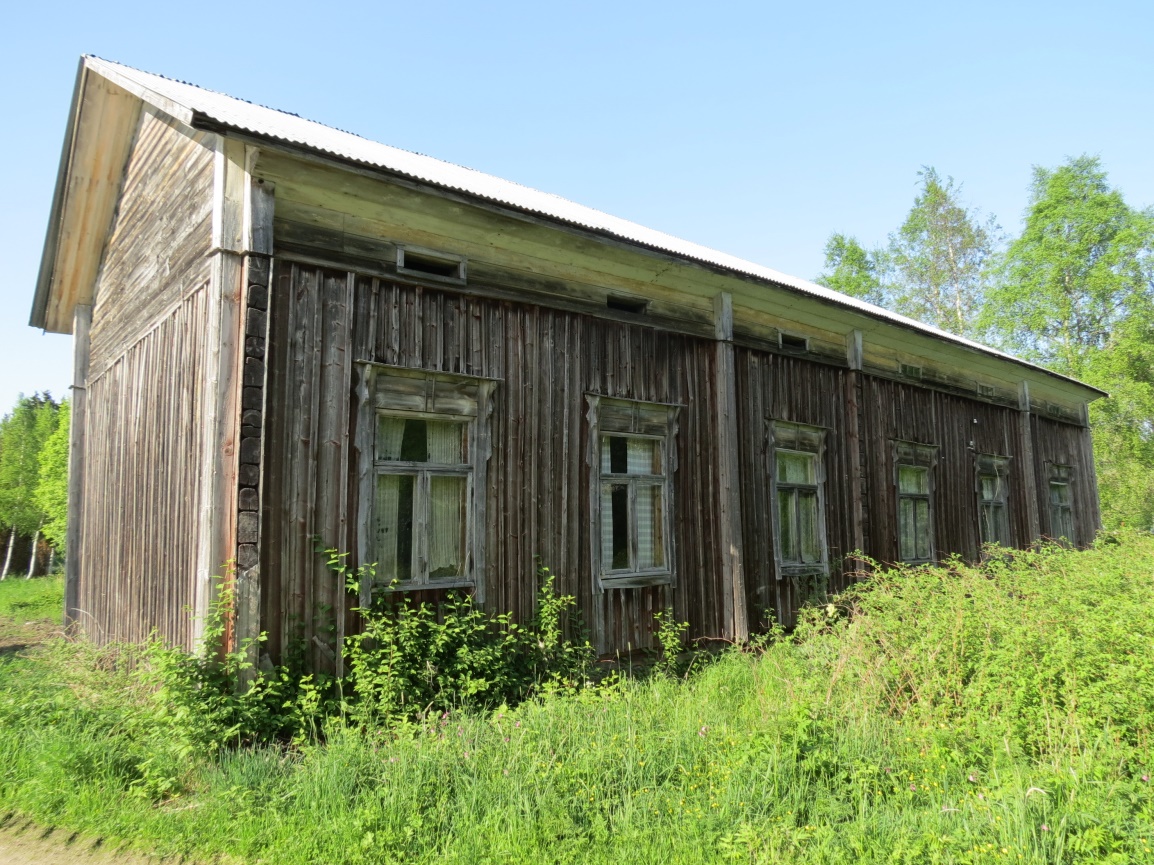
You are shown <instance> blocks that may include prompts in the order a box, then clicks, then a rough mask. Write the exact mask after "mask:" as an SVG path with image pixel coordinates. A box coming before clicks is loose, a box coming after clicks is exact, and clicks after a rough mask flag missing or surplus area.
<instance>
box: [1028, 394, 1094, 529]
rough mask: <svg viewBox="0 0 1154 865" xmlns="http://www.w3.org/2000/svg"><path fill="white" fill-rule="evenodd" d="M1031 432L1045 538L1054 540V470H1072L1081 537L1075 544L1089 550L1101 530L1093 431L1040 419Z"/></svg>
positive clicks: (1035, 418)
mask: <svg viewBox="0 0 1154 865" xmlns="http://www.w3.org/2000/svg"><path fill="white" fill-rule="evenodd" d="M1031 428H1032V431H1033V446H1034V479H1035V485H1036V487H1037V492H1038V511H1039V516H1040V523H1041V532H1042V535H1043V536H1046V537H1052V536H1053V526H1051V524H1050V498H1049V496H1050V469H1051V466H1054V465H1062V466H1070V467H1071V469H1072V470H1073V472H1072V478H1071V492H1072V498H1073V517H1074V532H1075V534H1076V535H1077V537H1075V538H1073V539H1072V540H1073V541H1074V543H1075V544H1077V545H1078V546H1086V545H1088V544H1090V543H1091V542H1092V541H1093V540H1094V536H1095V534H1097V532H1098V529H1099V528H1101V514H1100V513H1099V505H1098V493H1097V490H1098V487H1097V481H1096V478H1095V475H1094V452H1093V448H1092V443H1091V439H1090V430H1089V429H1088V428H1087V427H1085V426H1075V425H1074V424H1068V423H1062V422H1060V421H1056V420H1051V419H1049V418H1044V417H1038V416H1036V415H1034V416H1032V417H1031Z"/></svg>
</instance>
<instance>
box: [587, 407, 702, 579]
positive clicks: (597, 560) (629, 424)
mask: <svg viewBox="0 0 1154 865" xmlns="http://www.w3.org/2000/svg"><path fill="white" fill-rule="evenodd" d="M585 399H586V402H587V404H588V415H587V418H588V421H589V427H588V428H589V452H588V466H589V482H588V492H589V517H590V518H589V537H590V545H589V551H590V561H591V563H592V570H593V585H594V589H595V590H596V591H598V592H603V591H605V590H606V589H628V588H638V587H641V586H666V585H669V586H671V585H674V584H675V582H676V575H677V569H676V564H675V555H676V548H675V546H674V542H673V526H674V525H675V521H674V516H673V500H674V495H673V483H674V473H675V471H676V469H677V452H676V447H677V417H678V413H679V411H680V406H676V405H670V404H667V403H653V402H641V401H638V400H624V399H616V398H610V397H605V396H602V395H600V394H592V393H589V394H586V395H585ZM607 436H614V437H620V438H625V439H630V438H633V439H647V440H651V441H657V442H660V445H661V468H662V472H661V474H628V473H627V474H615V473H608V474H607V473H604V472H602V470H601V466H602V448H603V447H605V441H604V440H605V438H606V437H607ZM610 483H616V484H621V483H626V484H628V486H629V540H630V552H629V562H630V567H629V568H626V569H620V568H619V569H613V568H611V567H606V563H605V562H603V561H602V536H601V531H602V524H601V496H602V491H603V489H604V487H605V485H606V484H610ZM643 486H644V487H650V488H652V487H660V489H661V503H662V508H661V510H662V513H661V517H662V525H661V528H662V532H661V537H662V561H663V562H664V564H663V565H662V566H661V567H656V568H638V567H637V537H638V527H637V507H636V499H637V490H638V489H639V488H640V487H643Z"/></svg>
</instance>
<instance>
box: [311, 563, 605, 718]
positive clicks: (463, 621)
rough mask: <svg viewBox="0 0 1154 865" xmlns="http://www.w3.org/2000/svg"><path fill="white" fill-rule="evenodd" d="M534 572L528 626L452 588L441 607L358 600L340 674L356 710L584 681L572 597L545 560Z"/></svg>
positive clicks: (583, 645) (483, 702)
mask: <svg viewBox="0 0 1154 865" xmlns="http://www.w3.org/2000/svg"><path fill="white" fill-rule="evenodd" d="M328 553H329V556H330V565H331V566H332V567H333V568H334V570H336V571H338V573H341V574H342V575H344V576H346V577H347V578H348V582H347V586H348V588H349V589H350V591H353V590H356V589H357V588H358V587H359V585H360V580H361V578H362V577H363V576H364V574H363V572H362V571H357V572H352V573H348V572H346V571H345V570H344V569H343V564H342V562H343V557H342V555H341V554H338V553H336V552H335V551H333V550H329V551H328ZM540 576H541V584H540V587H539V588H538V591H537V609H536V613H535V614H534V616H533V618H532V620H531V621H530V622H529V623H528V624H527V625H524V626H522V625H519V624H517V623H516V622H514V621H513V619H512V616H511V615H510V614H508V613H502V614H497V615H491V614H488V613H485V612H484V611H482V610H481V609H479V608H478V607H476V606H475V605H474V603H473V599H472V597H471V596H467V595H466V596H461V595H457V594H455V593H450V594H449V595H448V597H447V598H446V600H445V601H444V602H443V603H442V604H440V605H439V606H438V607H433V606H431V605H429V604H426V603H421V604H418V605H413V604H411V603H409V602H407V600H406V599H405V598H403V597H400V596H394V595H389V594H383V595H380V596H378V598H377V599H376V600H375V602H374V604H373V605H372V606H371V607H370V608H363V609H359V610H358V611H357V612H359V613H360V614H361V616H362V618H363V620H364V629H363V630H362V631H361V633H359V634H354V635H352V636H350V637H348V638H347V639H346V641H345V663H346V665H347V669H348V672H347V674H346V676H345V678H344V680H343V681H342V683H341V686H342V689H343V693H344V696H345V698H346V699H347V701H348V702H347V703H346V706H347V708H348V709H349V711H350V714H351V715H352V717H353V718H355V720H356V721H357V722H358V723H360V724H363V725H370V726H371V725H374V724H377V723H381V722H386V723H387V722H389V721H396V720H400V719H405V718H421V717H424V716H426V715H427V714H429V713H430V712H437V713H441V712H446V711H450V710H455V709H466V708H467V709H491V708H494V707H496V706H499V705H512V704H516V703H519V702H521V701H522V700H524V699H526V698H527V697H529V696H530V695H532V694H534V693H539V692H541V691H542V690H554V689H557V688H570V689H572V688H576V687H580V686H581V685H582V683H583V682H584V681H585V680H586V678H587V676H588V673H589V669H590V667H591V664H592V661H593V660H594V656H593V651H592V648H591V646H590V645H589V643H588V641H587V640H586V641H584V642H577V641H574V640H571V639H568V638H566V637H565V635H564V620H565V618H566V617H567V616H570V617H571V616H573V612H574V607H575V606H576V600H575V599H574V598H573V597H572V596H571V595H564V596H559V595H557V594H556V593H555V591H554V588H553V582H554V581H553V575H552V574H550V573H549V571H548V569H542V570H541V573H540Z"/></svg>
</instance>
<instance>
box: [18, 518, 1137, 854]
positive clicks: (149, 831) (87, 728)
mask: <svg viewBox="0 0 1154 865" xmlns="http://www.w3.org/2000/svg"><path fill="white" fill-rule="evenodd" d="M129 654H131V653H129ZM125 660H126V651H125V650H115V649H111V650H95V649H92V648H91V647H87V646H84V645H77V644H66V643H52V644H49V645H48V646H46V647H45V648H44V649H43V650H42V651H41V652H40V653H39V654H35V655H33V656H24V657H17V658H8V659H5V660H0V755H3V758H2V759H0V813H4V812H5V811H13V812H17V813H20V814H22V815H26V816H28V817H30V818H32V819H34V820H36V821H38V822H40V823H42V824H45V825H54V826H60V827H63V828H67V829H70V830H78V831H82V832H87V833H95V834H100V835H106V836H110V837H115V838H118V839H131V840H132V841H133V842H134V843H137V844H139V845H141V846H142V847H146V848H151V849H155V850H158V851H160V852H164V853H183V854H188V855H193V856H198V857H203V858H210V857H212V856H223V857H225V858H233V859H237V860H241V861H248V862H258V861H261V862H270V863H271V862H275V863H285V865H288V863H312V862H325V863H378V862H380V863H385V862H438V863H442V862H446V863H484V862H533V863H536V862H573V863H587V862H589V863H595V862H606V863H609V862H613V863H618V862H620V863H633V862H636V863H650V862H661V863H665V862H687V863H690V862H739V863H776V862H781V863H787V862H788V863H794V862H829V863H835V862H837V863H841V862H844V863H858V862H911V863H914V862H919V863H920V862H957V863H977V862H983V863H984V862H1007V863H1017V862H1027V863H1054V862H1062V863H1066V862H1068V863H1081V862H1086V863H1089V862H1117V863H1125V862H1154V854H1152V853H1151V852H1150V851H1151V850H1152V849H1154V845H1152V844H1151V843H1150V842H1151V841H1154V792H1152V789H1151V784H1150V781H1149V776H1150V775H1151V774H1152V773H1154V758H1152V757H1151V750H1152V746H1154V540H1152V539H1151V538H1149V537H1143V536H1128V537H1125V538H1123V539H1122V540H1121V542H1120V543H1117V542H1110V543H1102V544H1100V545H1099V546H1098V547H1097V548H1096V549H1094V550H1091V551H1087V552H1080V553H1079V552H1070V551H1064V550H1058V549H1050V550H1045V551H1042V552H1040V553H1030V554H1017V555H1015V557H1014V558H1013V560H1006V559H1003V560H999V561H995V562H992V563H990V564H988V565H987V566H985V567H984V568H981V569H975V568H966V567H962V566H960V565H952V566H950V567H948V568H943V569H936V570H934V569H911V570H901V571H891V572H885V573H881V574H878V575H876V576H875V577H874V579H872V580H871V581H870V582H869V583H868V584H867V585H866V586H865V587H863V588H862V589H861V590H860V591H859V592H858V593H857V594H854V595H847V596H845V597H843V598H840V599H838V600H837V601H836V602H835V603H833V604H831V605H830V606H829V607H823V608H817V609H815V610H813V611H811V614H810V615H809V617H808V619H807V620H806V621H805V622H804V623H803V624H802V625H801V626H800V627H799V628H798V630H797V632H796V633H795V634H794V635H793V636H792V637H789V638H784V637H782V638H779V639H777V640H776V641H772V642H769V643H767V644H766V645H765V646H764V647H763V648H762V650H760V651H757V652H752V651H751V652H744V653H738V652H732V653H729V654H726V655H724V656H722V657H720V658H719V659H717V660H715V661H713V662H712V663H708V664H705V665H703V666H699V667H697V669H696V670H695V671H694V672H693V673H692V674H691V675H690V676H689V677H688V678H687V679H673V678H669V677H665V676H653V677H651V678H649V679H647V680H642V681H630V680H617V681H613V682H609V683H607V684H604V685H603V686H601V687H598V688H595V689H588V690H584V691H580V692H577V693H576V694H575V695H574V694H566V695H556V696H549V697H545V698H543V699H538V700H534V701H531V702H529V703H525V704H523V705H521V706H519V707H517V708H516V709H512V710H508V709H505V710H498V711H496V712H493V713H490V714H485V715H479V714H472V715H470V714H457V715H450V716H448V717H441V716H438V717H435V718H433V719H431V720H430V721H428V722H427V723H424V724H419V725H408V726H404V727H401V728H398V729H393V730H391V731H387V732H385V731H374V732H371V733H366V732H362V731H357V730H354V729H351V728H349V727H348V726H346V725H342V724H340V723H339V721H335V720H334V721H330V722H329V723H328V728H327V739H326V741H325V742H324V743H323V744H322V743H319V742H317V741H316V740H313V741H308V740H307V739H306V740H304V741H302V742H299V743H298V744H296V745H295V746H292V747H267V746H266V747H259V748H245V749H240V750H232V751H224V752H221V753H218V754H216V755H214V756H210V755H208V754H191V755H186V754H183V753H180V754H178V753H176V752H174V751H173V750H172V748H171V747H170V746H168V745H167V744H166V742H167V741H168V740H167V738H166V735H165V734H164V731H163V729H162V728H160V727H158V726H157V725H156V718H157V714H156V712H157V711H158V709H157V707H156V704H155V701H154V700H153V699H152V698H151V697H150V692H149V690H148V687H147V684H146V682H145V681H144V680H143V679H142V678H141V677H140V676H139V675H135V674H133V673H130V672H128V668H129V667H130V665H129V664H127V663H125ZM145 707H152V708H151V709H149V710H148V711H144V709H145ZM159 708H160V709H163V708H164V707H159Z"/></svg>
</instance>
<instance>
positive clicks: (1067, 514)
mask: <svg viewBox="0 0 1154 865" xmlns="http://www.w3.org/2000/svg"><path fill="white" fill-rule="evenodd" d="M1071 475H1072V470H1071V468H1070V466H1060V465H1055V464H1051V465H1050V536H1051V537H1052V538H1060V539H1063V540H1065V541H1066V542H1068V543H1073V541H1074V503H1073V497H1072V496H1071V494H1070V493H1071V490H1070V478H1071Z"/></svg>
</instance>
